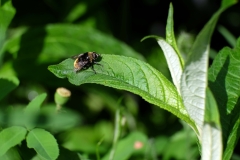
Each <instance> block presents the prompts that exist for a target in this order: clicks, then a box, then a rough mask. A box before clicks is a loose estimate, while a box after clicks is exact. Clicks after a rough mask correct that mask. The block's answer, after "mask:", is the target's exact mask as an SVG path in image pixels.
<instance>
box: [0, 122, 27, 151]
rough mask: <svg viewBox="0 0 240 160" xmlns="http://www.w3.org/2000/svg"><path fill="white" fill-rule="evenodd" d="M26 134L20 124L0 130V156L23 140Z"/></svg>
mask: <svg viewBox="0 0 240 160" xmlns="http://www.w3.org/2000/svg"><path fill="white" fill-rule="evenodd" d="M26 134H27V130H26V128H24V127H20V126H13V127H9V128H6V129H4V130H2V131H1V132H0V156H2V155H4V154H5V153H6V152H7V151H8V150H9V149H10V148H11V147H13V146H15V145H17V144H19V143H20V142H21V141H22V140H24V139H25V136H26Z"/></svg>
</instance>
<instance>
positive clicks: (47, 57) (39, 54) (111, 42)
mask: <svg viewBox="0 0 240 160" xmlns="http://www.w3.org/2000/svg"><path fill="white" fill-rule="evenodd" d="M5 50H6V51H9V52H10V53H12V54H18V55H17V56H18V59H17V60H16V62H15V63H17V64H15V66H21V68H24V69H25V70H24V71H25V72H26V70H29V68H25V66H24V65H23V64H25V63H27V64H29V63H32V62H36V60H37V62H36V63H38V64H39V63H40V64H42V63H49V62H50V63H52V62H56V61H59V60H60V59H63V58H68V57H71V56H73V55H76V54H80V53H83V52H87V51H96V52H98V53H100V54H101V53H102V54H112V53H114V54H120V55H126V56H130V57H135V58H138V59H142V60H144V58H143V56H142V55H141V54H139V53H137V52H136V51H134V50H133V49H131V48H130V47H129V46H127V45H126V44H124V43H123V42H120V41H118V40H116V39H115V38H113V37H111V36H109V35H107V34H104V33H101V32H100V31H98V30H96V29H93V28H89V27H85V26H81V25H73V24H51V25H47V26H45V27H38V28H35V29H29V30H27V31H26V32H24V33H23V34H20V35H19V36H15V37H12V38H11V39H9V40H8V43H7V45H6V46H5ZM30 55H31V56H30ZM33 65H36V64H35V63H34V64H33ZM28 66H29V65H27V66H26V67H28Z"/></svg>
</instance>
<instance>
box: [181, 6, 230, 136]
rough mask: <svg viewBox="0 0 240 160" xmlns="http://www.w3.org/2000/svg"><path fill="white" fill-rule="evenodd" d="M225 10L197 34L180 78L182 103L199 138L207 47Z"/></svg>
mask: <svg viewBox="0 0 240 160" xmlns="http://www.w3.org/2000/svg"><path fill="white" fill-rule="evenodd" d="M225 9H226V8H220V9H219V10H218V11H217V12H216V13H215V14H214V15H213V16H212V18H211V19H210V20H209V21H208V23H207V24H206V25H205V26H204V28H203V29H202V30H201V32H200V33H199V34H198V36H197V38H196V40H195V42H194V44H193V46H192V49H191V52H190V56H189V58H188V61H187V62H186V64H185V68H184V70H183V74H182V78H181V93H182V94H181V95H182V98H183V103H184V106H185V107H186V109H187V111H188V113H189V115H190V117H191V118H192V119H193V120H194V121H195V123H196V125H197V127H198V131H199V133H200V137H201V133H202V127H203V122H204V110H205V99H206V87H207V71H208V57H209V45H210V40H211V36H212V33H213V30H214V28H215V25H216V23H217V20H218V18H219V16H220V14H221V13H222V12H223V11H224V10H225ZM200 137H199V138H200Z"/></svg>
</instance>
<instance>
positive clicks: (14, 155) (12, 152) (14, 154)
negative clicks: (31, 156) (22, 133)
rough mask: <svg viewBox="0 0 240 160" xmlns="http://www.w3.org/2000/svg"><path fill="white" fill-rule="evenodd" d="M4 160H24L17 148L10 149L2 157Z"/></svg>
mask: <svg viewBox="0 0 240 160" xmlns="http://www.w3.org/2000/svg"><path fill="white" fill-rule="evenodd" d="M0 159H2V160H13V159H14V160H22V158H21V156H20V154H19V152H18V150H17V148H16V147H13V148H10V149H9V150H8V151H7V152H6V153H5V154H4V155H3V156H0Z"/></svg>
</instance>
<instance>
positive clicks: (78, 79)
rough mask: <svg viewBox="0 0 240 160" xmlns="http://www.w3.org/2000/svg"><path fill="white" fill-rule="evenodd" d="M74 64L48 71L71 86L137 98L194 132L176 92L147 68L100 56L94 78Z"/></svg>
mask: <svg viewBox="0 0 240 160" xmlns="http://www.w3.org/2000/svg"><path fill="white" fill-rule="evenodd" d="M73 62H74V60H73V59H67V60H65V61H63V62H62V63H60V64H58V65H51V66H49V67H48V69H49V70H50V71H51V72H53V73H54V74H55V75H56V76H57V77H59V78H65V77H67V78H68V80H69V82H70V83H72V84H74V85H81V84H84V83H97V84H102V85H105V86H109V87H113V88H117V89H123V90H127V91H130V92H133V93H135V94H138V95H140V96H141V97H142V98H143V99H145V100H146V101H148V102H149V103H152V104H155V105H157V106H159V107H161V108H164V109H166V110H168V111H170V112H172V113H173V114H174V115H176V116H178V117H180V118H181V119H183V120H185V121H187V122H189V124H190V125H191V126H192V127H193V128H194V125H192V121H191V120H190V119H189V118H188V115H187V114H186V110H185V109H184V107H183V105H182V100H181V97H180V96H179V95H178V92H177V90H176V88H175V87H174V86H173V85H172V83H170V82H169V81H168V80H167V79H166V78H165V77H164V76H163V75H162V74H161V73H160V72H159V71H157V70H156V69H154V68H153V67H151V66H150V65H149V64H147V63H145V62H142V61H139V60H137V59H134V58H130V57H124V56H118V55H102V60H101V61H100V63H101V64H102V66H100V65H95V66H94V68H95V70H96V72H97V74H94V72H93V71H92V70H91V68H89V69H87V70H83V71H80V72H77V73H75V72H74V68H73Z"/></svg>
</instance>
